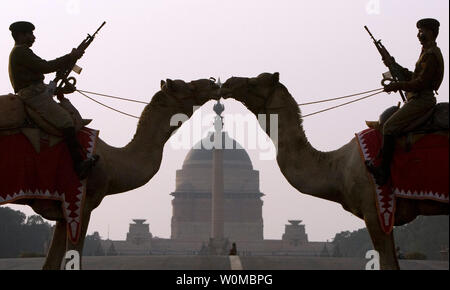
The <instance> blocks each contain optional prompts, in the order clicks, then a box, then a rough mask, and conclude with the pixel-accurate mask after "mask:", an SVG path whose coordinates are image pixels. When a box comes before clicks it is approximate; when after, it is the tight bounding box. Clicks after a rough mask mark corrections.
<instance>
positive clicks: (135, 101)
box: [77, 90, 148, 105]
mask: <svg viewBox="0 0 450 290" xmlns="http://www.w3.org/2000/svg"><path fill="white" fill-rule="evenodd" d="M77 91H78V92H80V93H86V94H92V95H97V96H102V97H107V98H112V99H118V100H122V101H128V102H134V103H140V104H145V105H148V103H146V102H143V101H138V100H133V99H126V98H121V97H115V96H110V95H105V94H99V93H94V92H89V91H83V90H77Z"/></svg>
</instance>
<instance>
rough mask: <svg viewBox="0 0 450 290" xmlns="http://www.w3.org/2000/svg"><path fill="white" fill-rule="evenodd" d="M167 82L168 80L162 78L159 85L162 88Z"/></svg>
mask: <svg viewBox="0 0 450 290" xmlns="http://www.w3.org/2000/svg"><path fill="white" fill-rule="evenodd" d="M165 84H166V82H165V81H164V80H161V83H160V85H159V87H160V88H161V89H162V87H163V86H164V85H165Z"/></svg>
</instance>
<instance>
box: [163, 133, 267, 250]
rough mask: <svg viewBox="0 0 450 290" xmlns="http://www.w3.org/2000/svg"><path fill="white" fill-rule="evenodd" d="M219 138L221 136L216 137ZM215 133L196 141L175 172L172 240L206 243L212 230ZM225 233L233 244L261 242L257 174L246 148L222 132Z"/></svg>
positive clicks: (260, 201) (260, 202)
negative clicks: (180, 166)
mask: <svg viewBox="0 0 450 290" xmlns="http://www.w3.org/2000/svg"><path fill="white" fill-rule="evenodd" d="M219 136H220V135H219ZM213 148H214V132H210V133H209V134H208V136H207V137H205V138H204V139H202V140H201V141H200V142H198V143H197V144H196V145H195V146H194V148H192V149H191V150H190V151H189V153H188V154H187V155H186V158H185V159H184V162H183V166H182V168H181V169H179V170H177V172H176V188H175V191H174V192H172V193H171V195H172V196H173V197H174V199H173V200H172V206H173V215H172V225H171V226H172V230H171V237H172V239H176V240H184V241H208V240H209V237H210V229H211V199H212V194H211V191H212V169H213V150H212V149H213ZM221 149H222V150H223V155H222V156H223V159H222V162H223V163H222V166H223V192H224V205H223V206H224V213H223V214H224V217H223V218H224V234H225V236H226V237H228V238H230V239H232V240H234V241H255V240H262V239H263V220H262V205H263V201H262V200H261V197H262V196H263V195H264V194H263V193H261V192H260V190H259V172H258V171H257V170H254V169H253V165H252V162H251V161H250V157H249V156H248V154H247V152H246V151H245V149H243V148H242V146H241V145H240V144H239V143H238V142H236V140H234V139H232V138H230V137H229V136H228V134H227V133H226V132H222V147H221Z"/></svg>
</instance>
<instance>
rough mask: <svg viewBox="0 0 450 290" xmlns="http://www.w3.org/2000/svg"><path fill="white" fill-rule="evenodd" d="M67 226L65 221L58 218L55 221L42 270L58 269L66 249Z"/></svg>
mask: <svg viewBox="0 0 450 290" xmlns="http://www.w3.org/2000/svg"><path fill="white" fill-rule="evenodd" d="M66 239H67V228H66V221H65V220H60V221H57V222H56V225H55V230H54V232H53V238H52V243H51V245H50V249H49V251H48V253H47V258H46V259H45V263H44V266H43V267H42V269H43V270H60V269H61V262H62V260H63V258H64V254H65V249H66Z"/></svg>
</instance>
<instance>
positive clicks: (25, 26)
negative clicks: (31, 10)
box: [9, 21, 34, 33]
mask: <svg viewBox="0 0 450 290" xmlns="http://www.w3.org/2000/svg"><path fill="white" fill-rule="evenodd" d="M9 30H11V32H13V33H14V32H32V31H33V30H34V25H33V23H30V22H27V21H18V22H14V23H13V24H11V25H10V26H9Z"/></svg>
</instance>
